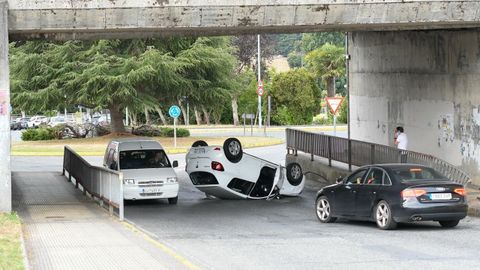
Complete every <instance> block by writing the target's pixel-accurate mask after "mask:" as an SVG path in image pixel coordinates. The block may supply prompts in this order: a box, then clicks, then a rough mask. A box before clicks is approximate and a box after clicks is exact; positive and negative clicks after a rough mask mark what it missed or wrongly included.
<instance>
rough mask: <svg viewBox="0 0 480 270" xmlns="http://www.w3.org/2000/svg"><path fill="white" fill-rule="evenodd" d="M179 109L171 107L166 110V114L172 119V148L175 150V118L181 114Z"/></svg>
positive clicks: (174, 106)
mask: <svg viewBox="0 0 480 270" xmlns="http://www.w3.org/2000/svg"><path fill="white" fill-rule="evenodd" d="M181 112H182V111H181V110H180V107H178V106H177V105H173V106H171V107H170V109H168V114H169V115H170V117H173V146H174V147H175V148H177V118H178V117H179V116H180V114H181Z"/></svg>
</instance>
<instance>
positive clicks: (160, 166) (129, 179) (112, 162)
mask: <svg viewBox="0 0 480 270" xmlns="http://www.w3.org/2000/svg"><path fill="white" fill-rule="evenodd" d="M103 165H104V166H105V167H106V168H109V169H111V170H115V171H120V172H122V173H123V182H124V186H123V197H124V199H125V200H144V199H168V203H170V204H176V203H177V201H178V189H179V185H178V179H177V175H176V173H175V171H174V170H173V168H175V167H178V162H177V161H176V160H175V161H173V163H170V160H169V159H168V157H167V154H166V153H165V151H164V150H163V148H162V146H161V145H160V143H158V142H157V141H155V140H152V139H150V138H125V139H115V140H112V141H111V142H110V143H109V144H108V146H107V150H106V151H105V157H104V160H103Z"/></svg>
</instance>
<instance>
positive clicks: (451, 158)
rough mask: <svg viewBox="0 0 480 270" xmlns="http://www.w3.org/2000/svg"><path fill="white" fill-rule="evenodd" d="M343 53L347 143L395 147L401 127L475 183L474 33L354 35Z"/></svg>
mask: <svg viewBox="0 0 480 270" xmlns="http://www.w3.org/2000/svg"><path fill="white" fill-rule="evenodd" d="M349 52H350V54H351V60H350V62H349V69H350V78H349V79H350V93H351V99H350V101H351V114H350V119H351V135H352V138H353V139H360V140H365V141H370V142H379V143H382V144H389V145H393V133H394V128H395V127H396V126H403V127H404V128H405V131H406V134H407V135H408V139H409V144H408V150H412V151H418V152H423V153H429V154H432V155H435V156H437V157H439V158H442V159H444V160H446V161H448V162H450V163H452V164H454V165H457V166H460V167H461V168H462V169H464V170H465V171H467V172H468V173H470V175H471V176H472V177H473V178H474V183H475V184H477V185H480V177H479V176H480V170H479V163H480V29H469V30H437V31H400V32H354V33H351V34H349Z"/></svg>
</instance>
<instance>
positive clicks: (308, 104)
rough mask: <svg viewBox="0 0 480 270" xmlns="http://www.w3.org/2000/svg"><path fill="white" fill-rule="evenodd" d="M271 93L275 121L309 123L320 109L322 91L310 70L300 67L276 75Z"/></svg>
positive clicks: (280, 122)
mask: <svg viewBox="0 0 480 270" xmlns="http://www.w3.org/2000/svg"><path fill="white" fill-rule="evenodd" d="M270 94H271V96H272V99H273V105H274V106H273V117H272V120H273V122H276V123H278V124H308V123H311V121H312V117H313V115H314V114H315V112H316V111H318V110H319V102H320V91H319V89H318V87H317V85H316V83H315V79H314V77H313V76H312V74H311V73H310V72H308V71H307V70H305V69H303V68H300V69H294V70H290V71H288V72H285V73H280V74H277V75H275V76H274V78H273V80H272V88H271V91H270Z"/></svg>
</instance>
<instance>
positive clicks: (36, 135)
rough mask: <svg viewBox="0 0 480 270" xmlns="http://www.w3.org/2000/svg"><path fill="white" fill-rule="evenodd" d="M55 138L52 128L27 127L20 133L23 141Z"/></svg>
mask: <svg viewBox="0 0 480 270" xmlns="http://www.w3.org/2000/svg"><path fill="white" fill-rule="evenodd" d="M54 139H55V131H54V130H53V129H52V128H38V129H28V130H26V131H24V132H23V133H22V140H24V141H47V140H54Z"/></svg>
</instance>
